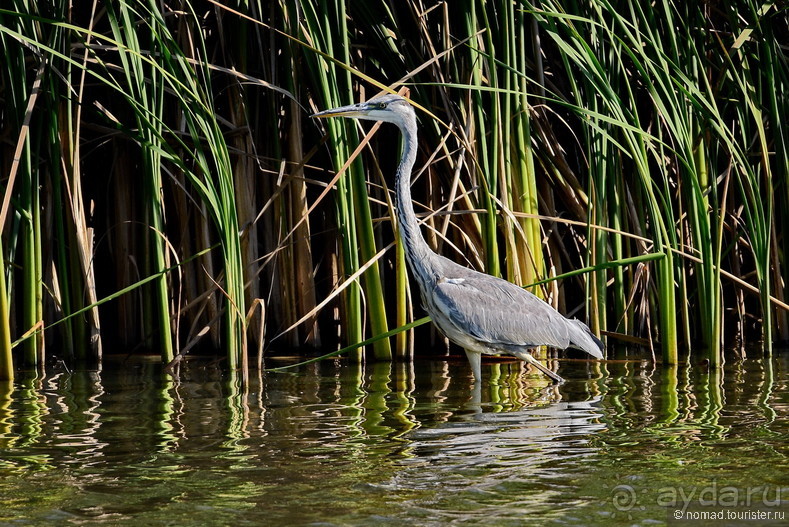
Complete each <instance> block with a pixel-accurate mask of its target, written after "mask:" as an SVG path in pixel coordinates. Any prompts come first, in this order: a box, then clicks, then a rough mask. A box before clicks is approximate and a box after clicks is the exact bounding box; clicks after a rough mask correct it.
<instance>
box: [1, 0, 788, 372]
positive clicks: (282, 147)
mask: <svg viewBox="0 0 789 527" xmlns="http://www.w3.org/2000/svg"><path fill="white" fill-rule="evenodd" d="M636 4H640V3H636ZM788 41H789V31H787V17H786V12H785V11H784V10H782V8H781V5H780V4H778V3H770V2H767V3H763V4H762V3H756V2H752V1H747V0H741V1H737V2H729V3H726V5H723V4H719V3H705V2H678V1H671V0H666V1H662V2H655V3H653V4H649V5H635V6H634V5H632V3H631V2H608V1H605V0H589V1H585V2H563V3H559V2H552V1H547V0H546V1H542V2H528V1H504V0H502V1H493V2H491V1H488V2H482V1H475V0H466V1H453V2H433V1H430V2H427V1H417V0H408V1H385V0H375V1H369V2H361V1H358V2H352V1H347V2H344V1H342V0H331V1H329V0H326V1H320V2H304V3H301V2H295V1H273V2H250V3H232V4H227V5H221V4H220V3H214V2H156V1H153V0H151V1H146V0H136V1H122V2H79V3H77V4H76V5H75V6H74V7H73V8H72V7H70V4H69V3H68V2H53V3H50V5H46V6H44V5H42V4H41V3H39V2H32V1H24V0H15V1H13V2H10V3H9V4H8V5H7V6H6V7H5V8H4V9H2V10H0V50H2V55H3V57H4V58H5V60H4V61H3V66H2V69H1V73H0V76H1V77H0V97H1V98H2V107H1V110H0V111H2V114H0V125H1V126H2V143H1V144H0V149H1V150H2V157H1V158H0V163H2V177H3V180H2V181H3V185H2V188H3V190H4V192H3V198H4V199H3V209H2V216H1V217H0V220H1V221H2V228H3V231H2V233H3V236H2V254H3V258H4V261H5V273H0V276H2V280H0V311H2V316H0V322H2V323H0V339H2V340H1V341H0V348H2V350H3V353H2V357H3V359H4V360H3V363H2V367H0V372H2V373H3V375H5V376H8V375H10V372H11V371H12V368H13V365H12V364H11V360H12V356H13V361H14V363H16V364H17V365H19V364H26V365H39V366H41V365H43V364H44V363H45V362H46V360H47V358H55V357H56V358H59V359H66V360H68V361H73V360H96V359H98V358H100V357H101V354H102V353H106V352H117V351H123V352H138V351H140V352H142V351H150V350H154V351H156V352H157V353H158V352H161V353H162V356H163V359H164V360H166V361H171V360H173V359H174V358H175V357H178V356H180V355H179V354H183V353H186V352H189V351H194V350H195V349H200V350H203V351H211V352H216V351H219V352H221V353H222V354H223V355H225V356H226V357H227V361H228V363H229V365H230V367H232V368H235V367H241V368H242V371H246V367H247V360H248V357H251V358H253V362H254V359H255V358H256V357H257V358H258V359H259V358H260V357H262V356H263V355H264V354H265V353H270V352H271V351H273V350H290V349H292V348H295V347H308V348H320V347H323V348H330V349H335V348H336V347H337V346H339V345H343V344H354V343H358V342H361V341H362V340H364V339H365V338H368V337H375V336H376V335H381V334H383V333H385V332H386V331H388V330H392V329H395V328H399V327H402V326H403V325H405V324H406V323H408V322H411V321H413V320H415V319H419V318H420V317H422V316H423V313H422V311H421V307H420V306H419V300H418V298H416V297H413V296H412V292H411V290H410V288H409V286H408V276H407V272H406V269H405V263H404V258H403V255H402V252H401V251H400V248H399V247H398V246H397V244H396V243H393V242H394V240H395V236H394V233H393V230H392V225H393V222H392V208H391V201H392V199H393V196H392V195H391V192H390V189H389V188H388V186H387V184H391V182H392V180H391V178H390V175H391V174H392V172H393V168H394V166H395V164H396V163H397V156H398V148H396V145H397V144H398V141H399V139H398V137H397V133H396V131H395V130H391V129H388V128H387V127H382V128H381V129H380V131H376V133H375V137H374V138H373V139H372V140H371V141H369V143H368V142H367V141H366V138H365V137H364V136H365V134H367V133H368V132H366V131H364V130H369V127H366V128H365V129H362V128H361V127H358V126H357V125H356V124H355V123H351V122H345V121H343V122H339V121H328V122H325V123H324V122H321V123H317V122H313V121H311V120H309V119H308V116H309V114H311V113H312V112H314V111H317V110H320V109H324V108H328V107H332V106H338V105H344V104H348V103H351V102H354V101H357V100H361V99H365V98H369V97H371V96H373V95H375V94H376V93H378V92H379V91H380V89H381V88H382V87H383V86H389V87H390V88H391V89H393V90H399V89H401V88H402V89H405V90H406V91H405V93H407V94H408V96H409V97H410V98H412V100H413V101H414V102H415V103H417V104H418V105H420V107H421V108H422V109H423V110H426V111H420V112H419V116H420V125H421V148H420V153H419V160H418V165H417V166H418V169H417V171H416V173H415V174H414V196H415V199H416V203H415V208H416V211H417V214H419V215H420V216H423V217H424V218H425V225H426V227H424V228H423V229H424V232H425V234H426V237H427V238H428V241H429V243H430V244H431V245H432V246H433V247H434V248H435V249H436V250H437V251H439V252H441V253H443V254H445V255H447V256H449V257H450V258H453V259H455V260H457V261H460V262H463V263H466V264H467V265H469V266H472V267H474V268H476V269H479V270H484V271H486V272H489V273H491V274H496V275H501V276H504V277H506V278H507V279H509V280H511V281H513V282H516V283H518V284H522V285H529V284H534V283H536V282H539V281H542V280H544V279H546V278H552V277H555V276H558V275H562V274H563V273H566V272H568V271H572V270H575V269H582V270H583V271H585V272H582V273H577V274H575V275H573V276H571V277H564V278H563V279H562V280H549V281H547V282H542V283H541V285H538V286H535V287H534V289H533V290H534V291H535V292H536V293H538V294H540V295H542V296H543V297H544V298H546V299H548V300H549V301H550V302H552V303H553V304H554V305H556V306H557V307H558V308H559V309H560V310H562V311H563V312H565V313H568V314H570V315H572V316H576V317H578V318H582V319H585V320H588V321H589V324H590V326H591V327H592V328H593V329H594V331H595V332H598V333H601V334H602V335H603V336H604V337H606V338H607V342H608V345H609V346H608V353H609V356H611V357H625V356H627V355H628V354H629V353H632V354H639V355H641V354H643V353H648V351H646V352H645V351H643V350H644V349H653V350H657V352H658V353H659V354H660V355H661V356H662V358H663V360H664V361H667V362H676V361H677V360H679V359H680V358H681V356H682V355H681V354H680V352H683V351H684V353H686V354H688V355H690V356H691V357H694V358H704V359H706V360H709V361H710V362H711V363H713V365H714V364H716V363H718V362H720V360H722V357H723V350H724V349H725V348H733V349H734V350H735V352H736V353H737V354H739V355H740V356H742V354H743V353H744V349H745V345H746V343H748V342H760V343H762V347H763V348H764V349H765V350H767V351H768V352H769V350H771V349H772V346H773V344H774V343H775V342H780V341H785V340H787V336H788V335H787V332H789V327H788V326H787V318H786V312H787V311H786V310H787V305H786V302H785V295H786V287H785V282H784V278H783V275H784V270H785V269H786V265H787V264H786V261H785V257H784V255H785V254H786V252H787V251H786V250H787V245H789V240H788V239H787V238H786V237H785V236H784V234H783V233H785V232H787V229H786V227H787V226H788V225H787V224H788V223H789V188H787V167H788V166H789V163H787V145H786V142H787V133H786V128H785V127H786V123H785V117H786V115H787V114H789V113H788V112H787V110H788V109H789V108H788V107H789V104H787V98H786V96H785V93H786V92H787V72H788V71H789V69H788V68H787V62H786V59H787V57H786V47H785V43H786V42H788ZM782 43H784V44H783V45H782ZM427 112H430V113H427ZM368 138H369V136H368ZM363 139H365V140H364V141H363ZM360 143H361V144H362V145H363V146H361V147H358V148H357V146H358V145H360ZM348 160H353V161H352V162H350V163H346V162H347V161H348ZM346 165H347V166H346ZM413 331H416V332H417V334H416V335H414V334H413V333H412V332H413ZM412 332H403V333H399V334H398V335H397V336H395V337H393V338H391V339H379V340H377V341H376V342H375V343H374V344H372V345H371V346H368V348H367V351H366V353H369V354H371V355H374V356H375V357H377V358H380V359H387V358H391V357H397V356H400V357H404V356H410V355H411V354H412V353H413V352H414V351H415V348H416V351H418V352H422V353H443V352H445V350H446V346H444V345H443V341H442V340H441V339H439V338H436V335H434V334H433V333H432V332H431V331H430V330H428V329H427V326H424V327H421V328H418V329H416V330H412ZM415 343H417V344H418V345H417V344H415ZM632 344H635V345H636V347H634V348H632V347H631V348H628V346H627V345H632ZM363 353H365V352H363V351H360V350H356V351H354V352H352V353H351V354H352V356H353V357H355V358H356V359H360V358H361V357H362V355H363Z"/></svg>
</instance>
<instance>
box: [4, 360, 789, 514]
mask: <svg viewBox="0 0 789 527" xmlns="http://www.w3.org/2000/svg"><path fill="white" fill-rule="evenodd" d="M484 366H485V367H484V374H485V382H484V384H483V386H482V387H481V389H479V390H477V391H476V392H475V391H474V390H471V389H470V373H469V370H468V366H467V364H465V363H464V362H462V361H453V362H443V361H435V362H427V361H423V362H417V363H415V364H413V365H405V364H395V365H389V364H373V365H367V366H364V367H358V366H356V367H355V366H349V365H344V364H341V363H339V362H326V363H322V364H320V365H310V366H308V367H304V368H303V369H301V370H298V371H296V372H295V373H277V374H273V373H268V374H264V375H263V376H262V377H260V378H253V379H252V381H251V383H250V386H249V389H248V391H246V392H244V391H242V390H241V389H240V388H239V384H238V382H237V381H236V380H234V379H233V378H232V377H231V376H230V375H229V374H227V373H223V372H221V371H220V370H218V369H216V368H213V367H211V366H209V365H207V363H205V362H192V363H190V364H188V365H187V366H185V367H184V368H183V369H182V371H181V375H180V379H178V380H177V381H176V380H174V379H172V378H171V377H169V376H168V375H166V374H164V373H162V371H161V366H160V365H158V364H157V363H156V362H155V361H154V360H150V361H145V360H142V361H140V360H138V361H136V362H133V363H120V362H113V361H108V362H107V363H105V367H104V369H103V371H100V372H99V371H82V372H65V371H62V372H54V373H51V374H49V375H48V376H47V377H45V378H43V379H42V378H35V377H32V376H29V377H27V378H22V379H18V380H17V382H16V383H15V385H14V386H13V389H12V387H10V386H8V385H0V524H2V525H81V524H102V525H319V526H326V525H365V526H366V525H392V526H394V525H397V526H400V525H428V526H430V525H436V526H439V525H441V526H443V525H453V524H462V525H605V526H611V525H665V524H669V525H672V524H674V525H716V526H720V525H787V524H789V513H788V512H787V511H788V510H789V470H787V469H789V462H788V459H789V424H787V414H789V394H787V379H788V378H789V376H787V369H788V368H787V366H789V364H788V363H787V360H786V359H780V358H779V359H774V360H772V361H757V360H753V361H747V362H741V363H736V364H731V365H729V366H727V368H726V369H725V370H724V371H723V372H720V373H718V374H711V373H709V372H707V371H706V370H704V369H703V368H701V367H691V368H686V367H681V368H679V369H677V368H656V367H654V366H653V365H651V364H650V363H648V362H643V363H642V362H629V363H616V364H598V365H595V364H592V363H586V362H580V361H579V362H571V361H568V362H564V363H562V367H561V373H562V375H563V376H565V378H567V379H568V382H567V383H566V384H564V385H562V386H561V387H558V388H556V387H553V386H551V385H549V384H548V383H547V382H546V380H545V379H543V378H542V377H539V376H534V375H531V374H529V373H526V372H523V371H522V370H521V366H520V365H519V364H516V363H500V364H486V365H484ZM759 511H762V512H764V513H770V514H772V515H773V517H775V516H776V515H777V516H778V519H777V520H775V519H773V520H758V521H747V520H746V516H744V515H746V514H757V513H758V512H759ZM704 513H706V514H707V517H710V516H709V515H710V514H711V513H714V514H718V513H720V514H728V515H729V518H728V519H726V518H725V517H724V519H723V520H722V521H721V520H719V519H718V520H715V521H709V522H705V521H703V520H700V519H698V518H701V517H702V516H700V515H701V514H704ZM675 514H678V515H679V516H678V517H682V519H683V521H679V522H675V521H674V515H675ZM693 514H696V516H691V515H693ZM736 514H739V515H740V516H739V517H738V516H736ZM781 514H783V519H781V516H780V515H781ZM688 518H690V520H693V521H689V520H688Z"/></svg>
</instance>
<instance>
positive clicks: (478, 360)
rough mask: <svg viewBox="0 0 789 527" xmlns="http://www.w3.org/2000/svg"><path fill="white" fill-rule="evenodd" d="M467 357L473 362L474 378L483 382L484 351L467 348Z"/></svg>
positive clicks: (470, 362)
mask: <svg viewBox="0 0 789 527" xmlns="http://www.w3.org/2000/svg"><path fill="white" fill-rule="evenodd" d="M466 357H468V362H469V364H471V371H472V373H474V380H475V381H476V382H479V383H481V382H482V353H477V352H475V351H469V350H466Z"/></svg>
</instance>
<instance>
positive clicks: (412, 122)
mask: <svg viewBox="0 0 789 527" xmlns="http://www.w3.org/2000/svg"><path fill="white" fill-rule="evenodd" d="M312 117H350V118H356V119H368V120H372V121H385V122H388V123H393V124H396V125H397V127H398V128H400V131H401V132H402V134H403V144H404V146H403V153H402V158H401V160H400V166H398V167H397V175H396V180H395V188H396V194H397V205H396V207H397V223H398V227H399V233H400V239H401V240H402V243H403V247H404V249H405V255H406V260H407V261H408V266H409V267H410V268H411V273H412V274H413V276H414V279H415V280H416V282H417V283H418V284H419V291H420V292H421V294H422V302H423V304H424V307H425V309H426V310H427V313H428V314H429V315H430V318H431V319H432V320H433V323H434V324H435V325H436V326H438V328H439V329H440V330H441V332H442V333H444V335H446V337H447V338H448V339H449V340H450V341H452V342H454V343H455V344H457V345H458V346H461V347H462V348H463V349H464V350H465V351H466V356H467V357H468V360H469V363H470V364H471V369H472V371H473V374H474V379H475V381H476V382H477V384H479V383H480V382H481V380H482V369H481V359H482V355H483V354H484V355H512V356H514V357H517V358H519V359H521V360H523V361H526V362H528V363H529V364H531V365H533V366H534V367H536V368H537V369H538V370H540V371H541V372H543V373H544V374H545V375H547V376H548V377H550V378H551V379H553V381H554V382H556V383H562V382H564V379H562V378H561V377H560V376H559V375H558V374H557V373H555V372H554V371H552V370H550V369H549V368H547V367H546V366H543V365H542V364H541V363H540V362H539V361H538V360H537V359H536V358H534V357H533V356H532V354H531V350H532V349H534V348H537V347H539V346H551V347H554V348H561V349H566V348H578V349H581V350H583V351H585V352H587V353H588V354H590V355H591V356H593V357H595V358H597V359H602V358H603V354H602V350H603V343H602V342H601V341H600V339H598V338H597V337H596V336H594V335H593V334H592V332H591V331H590V330H589V328H588V327H587V326H586V324H584V323H583V322H581V321H579V320H575V319H573V320H570V319H568V318H565V317H563V316H562V315H560V314H559V312H558V311H556V310H555V309H554V308H553V307H551V306H550V305H549V304H548V303H547V302H544V301H543V300H542V299H540V298H539V297H537V296H535V295H533V294H531V293H530V292H528V291H526V290H525V289H523V288H521V287H518V286H517V285H515V284H513V283H510V282H508V281H506V280H502V279H501V278H496V277H494V276H490V275H487V274H484V273H480V272H477V271H474V270H472V269H468V268H466V267H463V266H462V265H459V264H457V263H455V262H453V261H451V260H449V259H448V258H445V257H443V256H441V255H439V254H436V253H435V252H433V250H432V249H430V247H429V246H428V245H427V242H426V241H425V239H424V238H423V237H422V233H421V232H420V230H419V223H418V222H417V219H416V214H414V208H413V204H412V202H411V172H412V170H413V168H414V163H415V162H416V151H417V138H416V136H417V134H416V114H415V113H414V109H413V107H412V106H411V104H410V103H409V102H408V101H407V100H406V99H404V98H403V97H400V96H399V95H383V96H381V97H376V98H374V99H371V100H369V101H367V102H363V103H359V104H352V105H350V106H342V107H340V108H334V109H332V110H326V111H323V112H319V113H316V114H314V115H313V116H312Z"/></svg>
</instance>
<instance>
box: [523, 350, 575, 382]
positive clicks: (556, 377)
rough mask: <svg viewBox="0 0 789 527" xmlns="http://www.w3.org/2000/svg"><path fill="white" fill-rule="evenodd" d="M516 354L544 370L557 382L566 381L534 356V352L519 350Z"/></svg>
mask: <svg viewBox="0 0 789 527" xmlns="http://www.w3.org/2000/svg"><path fill="white" fill-rule="evenodd" d="M514 355H515V356H516V357H518V358H519V359H521V360H523V361H526V362H528V363H529V364H531V365H532V366H534V367H535V368H537V369H538V370H540V371H541V372H543V373H544V374H545V375H547V376H548V377H550V378H551V379H553V382H555V383H556V384H562V383H564V379H562V378H561V377H560V376H559V375H558V374H556V373H554V372H553V371H551V370H549V369H548V368H547V367H545V366H543V365H542V364H541V363H540V361H538V360H537V359H535V358H534V357H533V356H532V354H531V353H529V352H528V351H519V352H517V353H515V354H514Z"/></svg>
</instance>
